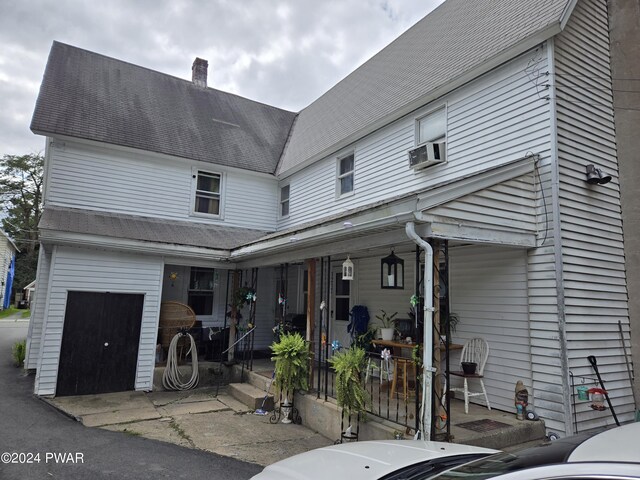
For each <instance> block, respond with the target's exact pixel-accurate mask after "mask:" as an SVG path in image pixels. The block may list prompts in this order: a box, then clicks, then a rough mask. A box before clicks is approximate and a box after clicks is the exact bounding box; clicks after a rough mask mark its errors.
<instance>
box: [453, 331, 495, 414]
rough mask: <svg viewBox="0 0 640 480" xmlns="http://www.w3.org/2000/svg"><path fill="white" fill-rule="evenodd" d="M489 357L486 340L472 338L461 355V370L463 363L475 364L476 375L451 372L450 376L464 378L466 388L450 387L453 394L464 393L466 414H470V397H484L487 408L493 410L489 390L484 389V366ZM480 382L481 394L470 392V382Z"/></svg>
mask: <svg viewBox="0 0 640 480" xmlns="http://www.w3.org/2000/svg"><path fill="white" fill-rule="evenodd" d="M488 357H489V344H488V343H487V341H486V340H485V339H484V338H479V337H476V338H472V339H471V340H469V341H467V343H465V344H464V347H463V348H462V354H461V355H460V368H462V362H474V363H475V364H477V367H476V373H474V374H468V373H464V371H459V372H449V375H453V376H456V377H462V378H464V387H450V388H449V391H452V392H464V413H466V414H468V413H469V397H477V396H480V395H483V396H484V400H485V402H487V408H488V409H489V410H491V404H490V403H489V397H488V396H487V390H486V389H485V388H484V382H483V381H482V378H483V374H484V366H485V364H486V363H487V358H488ZM473 379H475V380H478V381H479V382H480V387H481V388H482V391H481V392H470V391H469V380H473Z"/></svg>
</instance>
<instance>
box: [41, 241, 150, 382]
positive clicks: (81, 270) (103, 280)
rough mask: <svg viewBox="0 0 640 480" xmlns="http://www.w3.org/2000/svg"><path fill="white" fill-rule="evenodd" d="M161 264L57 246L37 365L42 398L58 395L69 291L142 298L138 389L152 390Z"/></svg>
mask: <svg viewBox="0 0 640 480" xmlns="http://www.w3.org/2000/svg"><path fill="white" fill-rule="evenodd" d="M162 272H163V263H162V260H161V259H160V258H155V257H144V256H134V255H128V254H124V253H113V252H101V251H91V250H84V249H79V248H68V247H55V248H54V253H53V256H52V263H51V275H52V280H51V282H50V290H49V291H50V293H49V298H48V299H47V302H46V312H45V322H44V325H43V332H42V343H41V354H40V359H39V363H38V378H37V382H36V391H35V393H36V394H38V395H55V392H56V383H57V376H58V362H59V360H60V349H61V343H62V332H63V327H64V318H65V308H66V301H67V292H68V291H69V290H84V291H95V292H106V291H109V292H112V293H142V294H144V296H145V298H144V306H143V314H142V326H141V329H140V344H139V349H138V364H137V370H136V379H135V388H136V390H146V389H151V387H152V378H153V368H154V366H155V346H156V340H157V334H158V316H159V313H160V311H159V309H160V293H161V288H162V285H161V282H162Z"/></svg>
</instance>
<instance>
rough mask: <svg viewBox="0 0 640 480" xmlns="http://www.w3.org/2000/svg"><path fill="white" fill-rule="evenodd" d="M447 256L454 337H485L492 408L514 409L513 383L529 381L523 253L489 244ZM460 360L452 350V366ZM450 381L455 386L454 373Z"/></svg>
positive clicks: (461, 340) (458, 340) (456, 339)
mask: <svg viewBox="0 0 640 480" xmlns="http://www.w3.org/2000/svg"><path fill="white" fill-rule="evenodd" d="M449 261H450V281H449V282H450V292H451V296H450V298H451V311H452V313H455V314H456V315H457V316H458V318H459V319H460V322H459V324H458V325H457V328H456V330H455V332H454V333H453V335H452V336H453V341H454V342H455V343H461V344H463V343H464V342H466V341H467V340H469V339H471V338H474V337H482V338H484V339H485V340H487V342H488V343H489V358H488V360H487V364H486V367H485V370H484V377H485V378H484V383H485V387H486V388H487V394H488V396H489V401H490V402H491V408H496V409H499V410H504V411H508V412H510V411H513V410H514V406H513V405H514V404H513V395H514V388H515V385H516V382H517V381H518V380H522V381H523V382H524V384H525V386H526V387H527V388H528V389H529V390H530V391H531V385H532V378H531V345H530V340H529V330H530V327H529V302H528V288H527V287H528V286H527V253H526V251H524V250H522V249H509V248H500V247H493V246H491V247H490V246H470V247H453V248H451V249H450V250H449ZM459 361H460V355H459V352H452V353H451V365H452V368H453V369H455V368H456V367H455V365H458V362H459ZM452 383H453V384H454V386H460V385H456V379H454V378H452ZM479 403H481V404H484V399H482V400H481V401H480V402H479ZM532 403H534V402H533V401H532ZM534 406H535V405H534Z"/></svg>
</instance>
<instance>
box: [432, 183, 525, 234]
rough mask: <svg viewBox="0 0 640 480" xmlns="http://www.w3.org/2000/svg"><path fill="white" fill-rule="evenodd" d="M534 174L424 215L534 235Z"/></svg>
mask: <svg viewBox="0 0 640 480" xmlns="http://www.w3.org/2000/svg"><path fill="white" fill-rule="evenodd" d="M534 185H535V178H534V174H530V175H524V176H522V177H518V178H514V179H513V180H509V181H506V182H503V183H500V184H497V185H495V186H493V187H490V188H487V189H484V190H481V191H479V192H476V193H473V194H470V195H465V196H464V197H461V198H458V199H456V200H452V201H450V202H447V203H445V204H444V205H440V206H437V207H434V208H431V209H429V210H426V211H425V212H424V213H426V214H429V215H437V216H441V217H447V218H452V219H458V220H464V221H465V223H466V224H472V225H479V226H480V225H487V226H490V227H493V228H497V227H499V228H504V229H518V230H521V231H528V232H531V233H535V232H536V228H537V227H536V225H537V224H536V222H537V218H536V208H535V189H534Z"/></svg>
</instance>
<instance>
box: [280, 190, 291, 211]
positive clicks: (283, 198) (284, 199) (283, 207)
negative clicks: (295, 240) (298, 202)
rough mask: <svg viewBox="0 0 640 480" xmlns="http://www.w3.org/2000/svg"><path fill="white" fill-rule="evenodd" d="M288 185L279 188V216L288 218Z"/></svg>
mask: <svg viewBox="0 0 640 480" xmlns="http://www.w3.org/2000/svg"><path fill="white" fill-rule="evenodd" d="M289 192H290V188H289V185H285V186H284V187H282V188H280V216H281V217H287V216H289Z"/></svg>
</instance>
